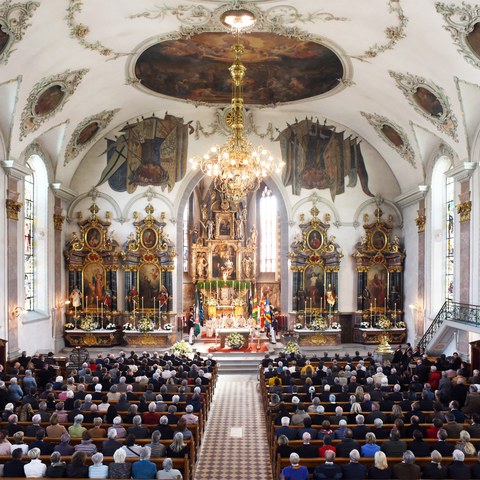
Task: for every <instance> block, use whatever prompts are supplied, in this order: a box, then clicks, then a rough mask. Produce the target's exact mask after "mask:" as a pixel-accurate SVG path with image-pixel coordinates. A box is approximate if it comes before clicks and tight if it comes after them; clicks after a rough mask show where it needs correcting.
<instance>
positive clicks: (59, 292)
mask: <svg viewBox="0 0 480 480" xmlns="http://www.w3.org/2000/svg"><path fill="white" fill-rule="evenodd" d="M53 211H54V213H53V232H54V239H53V242H54V259H55V260H54V262H55V263H54V269H55V284H54V285H55V299H56V302H55V303H56V305H55V308H53V309H52V310H53V312H52V313H53V315H52V322H53V342H54V350H55V351H58V350H60V349H61V348H63V324H64V321H63V317H64V314H65V307H64V302H63V299H64V298H65V297H66V296H67V295H66V294H65V293H64V288H63V285H64V282H63V281H62V280H63V278H64V273H63V261H62V254H63V246H62V243H63V242H62V240H63V236H62V228H63V222H64V220H65V217H64V216H63V215H62V213H63V208H62V201H61V199H60V198H57V197H56V198H55V200H54V207H53ZM66 308H68V306H67V307H66Z"/></svg>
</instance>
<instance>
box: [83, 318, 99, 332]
mask: <svg viewBox="0 0 480 480" xmlns="http://www.w3.org/2000/svg"><path fill="white" fill-rule="evenodd" d="M95 326H96V325H95V322H94V321H93V318H92V316H91V315H85V317H83V318H82V321H81V322H80V329H81V330H85V331H87V332H90V331H91V330H95Z"/></svg>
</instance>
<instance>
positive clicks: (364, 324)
mask: <svg viewBox="0 0 480 480" xmlns="http://www.w3.org/2000/svg"><path fill="white" fill-rule="evenodd" d="M360 328H370V322H362V323H361V324H360Z"/></svg>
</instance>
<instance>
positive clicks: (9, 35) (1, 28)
mask: <svg viewBox="0 0 480 480" xmlns="http://www.w3.org/2000/svg"><path fill="white" fill-rule="evenodd" d="M39 6H40V4H39V3H38V2H26V3H11V1H10V0H7V1H6V2H4V3H3V4H2V5H0V64H2V63H7V62H8V58H9V56H10V54H11V53H12V52H13V46H14V45H15V43H16V42H19V41H20V40H21V39H22V38H23V35H24V33H25V30H26V29H27V28H28V27H29V26H30V24H29V23H28V20H29V19H30V18H31V17H32V15H33V13H34V12H35V10H36V9H37V8H38V7H39Z"/></svg>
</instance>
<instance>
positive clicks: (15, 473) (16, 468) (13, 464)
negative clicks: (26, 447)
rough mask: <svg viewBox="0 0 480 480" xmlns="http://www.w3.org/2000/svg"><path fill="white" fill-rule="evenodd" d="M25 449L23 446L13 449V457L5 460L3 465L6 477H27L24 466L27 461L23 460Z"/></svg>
mask: <svg viewBox="0 0 480 480" xmlns="http://www.w3.org/2000/svg"><path fill="white" fill-rule="evenodd" d="M22 455H23V450H22V449H21V448H15V449H14V450H13V451H12V459H11V460H8V461H7V462H5V465H4V467H3V476H4V477H25V471H24V470H23V467H24V465H25V462H22V460H21V459H22Z"/></svg>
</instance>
